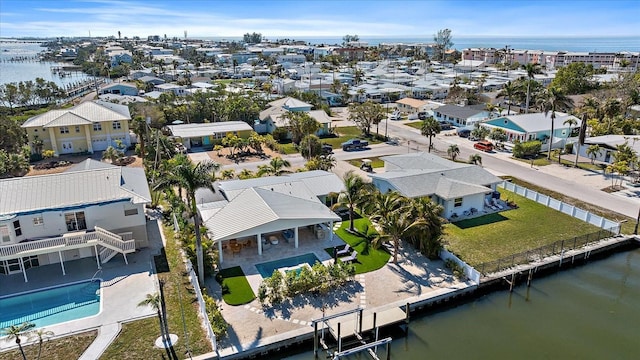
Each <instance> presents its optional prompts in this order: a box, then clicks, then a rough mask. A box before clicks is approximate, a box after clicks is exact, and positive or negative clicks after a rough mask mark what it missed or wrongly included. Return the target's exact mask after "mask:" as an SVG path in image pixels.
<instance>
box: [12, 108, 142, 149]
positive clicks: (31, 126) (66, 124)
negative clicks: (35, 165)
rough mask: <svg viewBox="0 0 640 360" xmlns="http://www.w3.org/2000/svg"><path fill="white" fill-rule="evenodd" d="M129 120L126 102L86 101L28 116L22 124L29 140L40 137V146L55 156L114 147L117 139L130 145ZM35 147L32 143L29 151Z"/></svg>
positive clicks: (30, 141)
mask: <svg viewBox="0 0 640 360" xmlns="http://www.w3.org/2000/svg"><path fill="white" fill-rule="evenodd" d="M129 120H131V114H130V113H129V108H128V107H127V106H126V105H119V104H113V103H108V102H103V101H88V102H84V103H81V104H79V105H76V106H74V107H72V108H68V109H60V110H51V111H47V112H46V113H43V114H40V115H36V116H34V117H31V118H29V119H28V120H27V121H25V122H24V124H22V128H24V129H25V130H26V132H27V140H28V142H29V144H32V145H33V144H34V141H36V140H38V141H42V148H41V150H53V152H54V156H59V155H61V154H73V153H84V152H87V153H93V152H94V151H102V150H105V149H107V147H109V146H114V147H115V146H116V145H117V144H118V141H120V142H121V143H122V145H124V146H126V147H128V146H130V145H131V139H130V136H129ZM37 150H38V149H37V148H36V147H34V146H32V148H31V152H32V153H35V152H36V151H37Z"/></svg>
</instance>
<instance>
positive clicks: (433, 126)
mask: <svg viewBox="0 0 640 360" xmlns="http://www.w3.org/2000/svg"><path fill="white" fill-rule="evenodd" d="M440 131H442V127H441V126H440V122H439V121H438V120H436V119H434V118H433V116H429V117H428V118H426V119H424V120H423V121H422V126H421V127H420V133H421V134H422V135H423V136H426V137H428V138H429V150H428V151H429V152H431V147H432V144H431V140H432V139H433V137H434V136H436V135H438V134H439V133H440Z"/></svg>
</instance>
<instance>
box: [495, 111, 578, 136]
mask: <svg viewBox="0 0 640 360" xmlns="http://www.w3.org/2000/svg"><path fill="white" fill-rule="evenodd" d="M506 118H508V119H509V120H511V121H512V122H513V123H514V124H516V125H518V126H519V127H521V128H522V129H524V130H525V131H526V132H528V133H532V132H540V131H549V130H550V129H551V112H549V113H547V114H546V115H545V113H530V114H522V115H509V116H506ZM568 119H573V120H575V121H576V124H575V125H573V126H569V125H567V124H565V123H564V122H565V121H567V120H568ZM494 123H496V122H495V121H494ZM581 123H582V122H581V120H580V119H578V118H577V117H575V116H573V115H568V114H565V113H561V112H558V111H556V118H555V120H554V122H553V128H554V129H556V130H558V129H568V128H573V129H575V128H579V127H580V124H581Z"/></svg>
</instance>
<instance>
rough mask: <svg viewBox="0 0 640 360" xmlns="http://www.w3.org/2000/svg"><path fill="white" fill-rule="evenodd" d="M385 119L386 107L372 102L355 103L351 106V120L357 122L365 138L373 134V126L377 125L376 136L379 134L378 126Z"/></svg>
mask: <svg viewBox="0 0 640 360" xmlns="http://www.w3.org/2000/svg"><path fill="white" fill-rule="evenodd" d="M385 118H386V112H385V111H384V107H382V105H381V104H377V103H374V102H373V101H371V100H367V101H365V102H363V103H362V104H358V103H353V104H350V105H349V120H351V121H353V122H355V123H356V125H357V126H358V128H360V130H361V131H362V132H363V133H364V135H365V136H369V135H370V134H371V125H376V134H378V124H380V122H381V121H382V120H384V119H385Z"/></svg>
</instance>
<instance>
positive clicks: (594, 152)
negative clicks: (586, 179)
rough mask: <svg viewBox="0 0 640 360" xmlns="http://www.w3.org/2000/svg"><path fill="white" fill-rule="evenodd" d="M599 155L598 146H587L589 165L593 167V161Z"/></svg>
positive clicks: (599, 149) (600, 149)
mask: <svg viewBox="0 0 640 360" xmlns="http://www.w3.org/2000/svg"><path fill="white" fill-rule="evenodd" d="M601 153H602V148H600V145H598V144H593V145H589V147H588V148H587V155H588V156H589V158H591V165H593V163H594V161H595V160H596V158H597V157H598V156H600V154H601Z"/></svg>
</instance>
